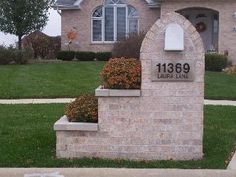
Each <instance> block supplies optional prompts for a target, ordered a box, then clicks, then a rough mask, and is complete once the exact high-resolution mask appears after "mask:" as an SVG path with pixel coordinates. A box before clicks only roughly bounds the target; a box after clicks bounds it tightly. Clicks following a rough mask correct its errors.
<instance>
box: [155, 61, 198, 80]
mask: <svg viewBox="0 0 236 177" xmlns="http://www.w3.org/2000/svg"><path fill="white" fill-rule="evenodd" d="M152 81H153V82H158V81H159V82H162V81H173V82H174V81H176V82H178V81H182V82H191V81H194V61H192V60H180V61H173V60H152Z"/></svg>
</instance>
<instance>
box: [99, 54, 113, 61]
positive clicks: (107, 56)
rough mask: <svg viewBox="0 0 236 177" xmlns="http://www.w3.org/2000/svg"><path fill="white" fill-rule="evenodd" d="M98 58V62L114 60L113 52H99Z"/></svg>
mask: <svg viewBox="0 0 236 177" xmlns="http://www.w3.org/2000/svg"><path fill="white" fill-rule="evenodd" d="M96 58H97V60H98V61H108V60H109V59H110V58H112V53H111V52H97V53H96Z"/></svg>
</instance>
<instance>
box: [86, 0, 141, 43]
mask: <svg viewBox="0 0 236 177" xmlns="http://www.w3.org/2000/svg"><path fill="white" fill-rule="evenodd" d="M106 7H113V9H114V10H113V13H114V14H113V15H114V23H113V30H114V31H113V35H114V36H113V39H114V40H113V41H105V8H106ZM119 7H120V8H122V7H123V8H125V11H126V29H125V30H126V35H125V36H126V37H128V36H129V34H130V33H129V31H130V27H129V24H130V19H135V20H137V28H138V29H137V32H138V33H139V15H137V16H136V17H132V18H130V17H129V7H132V8H134V9H135V10H136V11H137V9H136V8H135V7H133V6H131V5H128V4H109V5H102V6H98V7H96V8H95V9H94V10H93V13H92V16H91V20H90V21H91V43H92V44H114V43H115V42H116V41H117V8H119ZM99 8H102V17H94V16H93V15H94V13H95V11H96V10H98V9H99ZM94 20H101V22H102V29H101V31H102V40H101V41H94V40H93V30H94V28H93V21H94Z"/></svg>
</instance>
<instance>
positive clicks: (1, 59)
mask: <svg viewBox="0 0 236 177" xmlns="http://www.w3.org/2000/svg"><path fill="white" fill-rule="evenodd" d="M12 61H14V54H13V53H11V51H10V50H8V49H7V48H5V47H3V46H0V65H7V64H10V63H11V62H12Z"/></svg>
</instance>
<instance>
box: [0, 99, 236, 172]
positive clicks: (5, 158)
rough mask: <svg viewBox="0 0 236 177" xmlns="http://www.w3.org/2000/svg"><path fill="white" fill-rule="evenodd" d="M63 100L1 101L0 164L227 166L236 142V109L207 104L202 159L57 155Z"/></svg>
mask: <svg viewBox="0 0 236 177" xmlns="http://www.w3.org/2000/svg"><path fill="white" fill-rule="evenodd" d="M64 106H65V105H64V104H51V105H0V112H1V115H0V120H1V124H0V144H1V146H0V154H1V156H0V167H115V168H119V167H127V168H194V169H198V168H210V169H225V168H226V166H227V164H226V163H225V161H227V160H228V158H229V156H230V153H231V151H232V150H233V149H234V146H235V142H236V119H235V116H236V109H235V107H230V106H205V122H204V124H205V132H204V153H205V157H204V159H203V160H201V161H186V162H183V161H182V162H181V161H179V162H174V161H154V162H132V161H123V160H103V159H80V160H58V159H56V158H55V144H56V142H55V141H56V140H55V133H54V131H53V124H54V123H55V121H57V120H58V117H61V116H62V115H63V113H64Z"/></svg>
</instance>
